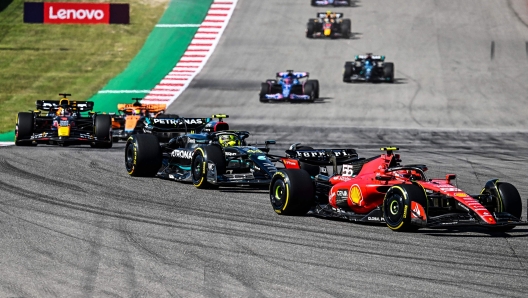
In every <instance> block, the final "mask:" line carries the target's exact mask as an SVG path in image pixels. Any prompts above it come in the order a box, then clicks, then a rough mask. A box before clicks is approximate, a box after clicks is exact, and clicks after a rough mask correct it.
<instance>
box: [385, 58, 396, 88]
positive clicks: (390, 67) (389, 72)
mask: <svg viewBox="0 0 528 298" xmlns="http://www.w3.org/2000/svg"><path fill="white" fill-rule="evenodd" d="M383 76H384V77H385V80H387V82H389V83H394V63H392V62H386V63H384V64H383Z"/></svg>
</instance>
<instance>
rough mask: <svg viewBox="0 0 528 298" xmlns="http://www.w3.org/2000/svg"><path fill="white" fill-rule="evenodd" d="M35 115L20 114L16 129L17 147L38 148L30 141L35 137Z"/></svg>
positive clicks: (28, 113) (29, 113)
mask: <svg viewBox="0 0 528 298" xmlns="http://www.w3.org/2000/svg"><path fill="white" fill-rule="evenodd" d="M33 121H34V119H33V113H31V112H20V113H18V117H17V122H16V127H15V145H17V146H36V145H37V144H36V143H35V144H33V143H32V142H31V141H25V142H24V141H23V140H29V139H30V138H31V136H32V135H33V127H34V122H33Z"/></svg>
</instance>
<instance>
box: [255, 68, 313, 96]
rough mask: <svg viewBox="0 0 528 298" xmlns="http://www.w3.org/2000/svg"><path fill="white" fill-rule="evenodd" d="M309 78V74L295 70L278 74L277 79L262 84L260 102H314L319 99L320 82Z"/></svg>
mask: <svg viewBox="0 0 528 298" xmlns="http://www.w3.org/2000/svg"><path fill="white" fill-rule="evenodd" d="M309 76H310V74H309V73H308V72H294V71H293V70H287V71H284V72H278V73H277V75H276V78H275V79H268V80H266V82H264V83H261V86H260V94H259V98H260V102H270V101H276V102H279V101H290V102H313V101H314V100H315V99H317V98H319V81H318V80H308V77H309ZM302 79H306V80H302Z"/></svg>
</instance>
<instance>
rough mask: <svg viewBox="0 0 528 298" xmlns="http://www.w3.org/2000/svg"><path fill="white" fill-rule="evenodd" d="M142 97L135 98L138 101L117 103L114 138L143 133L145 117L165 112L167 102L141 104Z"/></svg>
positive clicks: (118, 138)
mask: <svg viewBox="0 0 528 298" xmlns="http://www.w3.org/2000/svg"><path fill="white" fill-rule="evenodd" d="M141 99H142V98H133V100H135V101H136V102H134V103H131V104H130V103H127V104H118V105H117V110H118V112H117V114H114V115H112V140H113V141H114V142H118V141H119V140H126V139H128V137H129V136H130V135H131V134H134V133H143V129H144V126H145V118H146V117H149V118H155V117H156V115H157V114H159V113H163V112H165V109H166V108H167V105H166V104H141V103H140V102H139V101H140V100H141Z"/></svg>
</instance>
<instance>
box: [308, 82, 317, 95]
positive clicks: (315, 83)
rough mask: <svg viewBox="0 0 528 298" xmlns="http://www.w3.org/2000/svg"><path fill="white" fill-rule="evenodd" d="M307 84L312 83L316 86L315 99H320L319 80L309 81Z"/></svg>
mask: <svg viewBox="0 0 528 298" xmlns="http://www.w3.org/2000/svg"><path fill="white" fill-rule="evenodd" d="M307 83H311V84H312V85H313V86H314V96H315V99H317V98H319V80H308V81H307Z"/></svg>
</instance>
